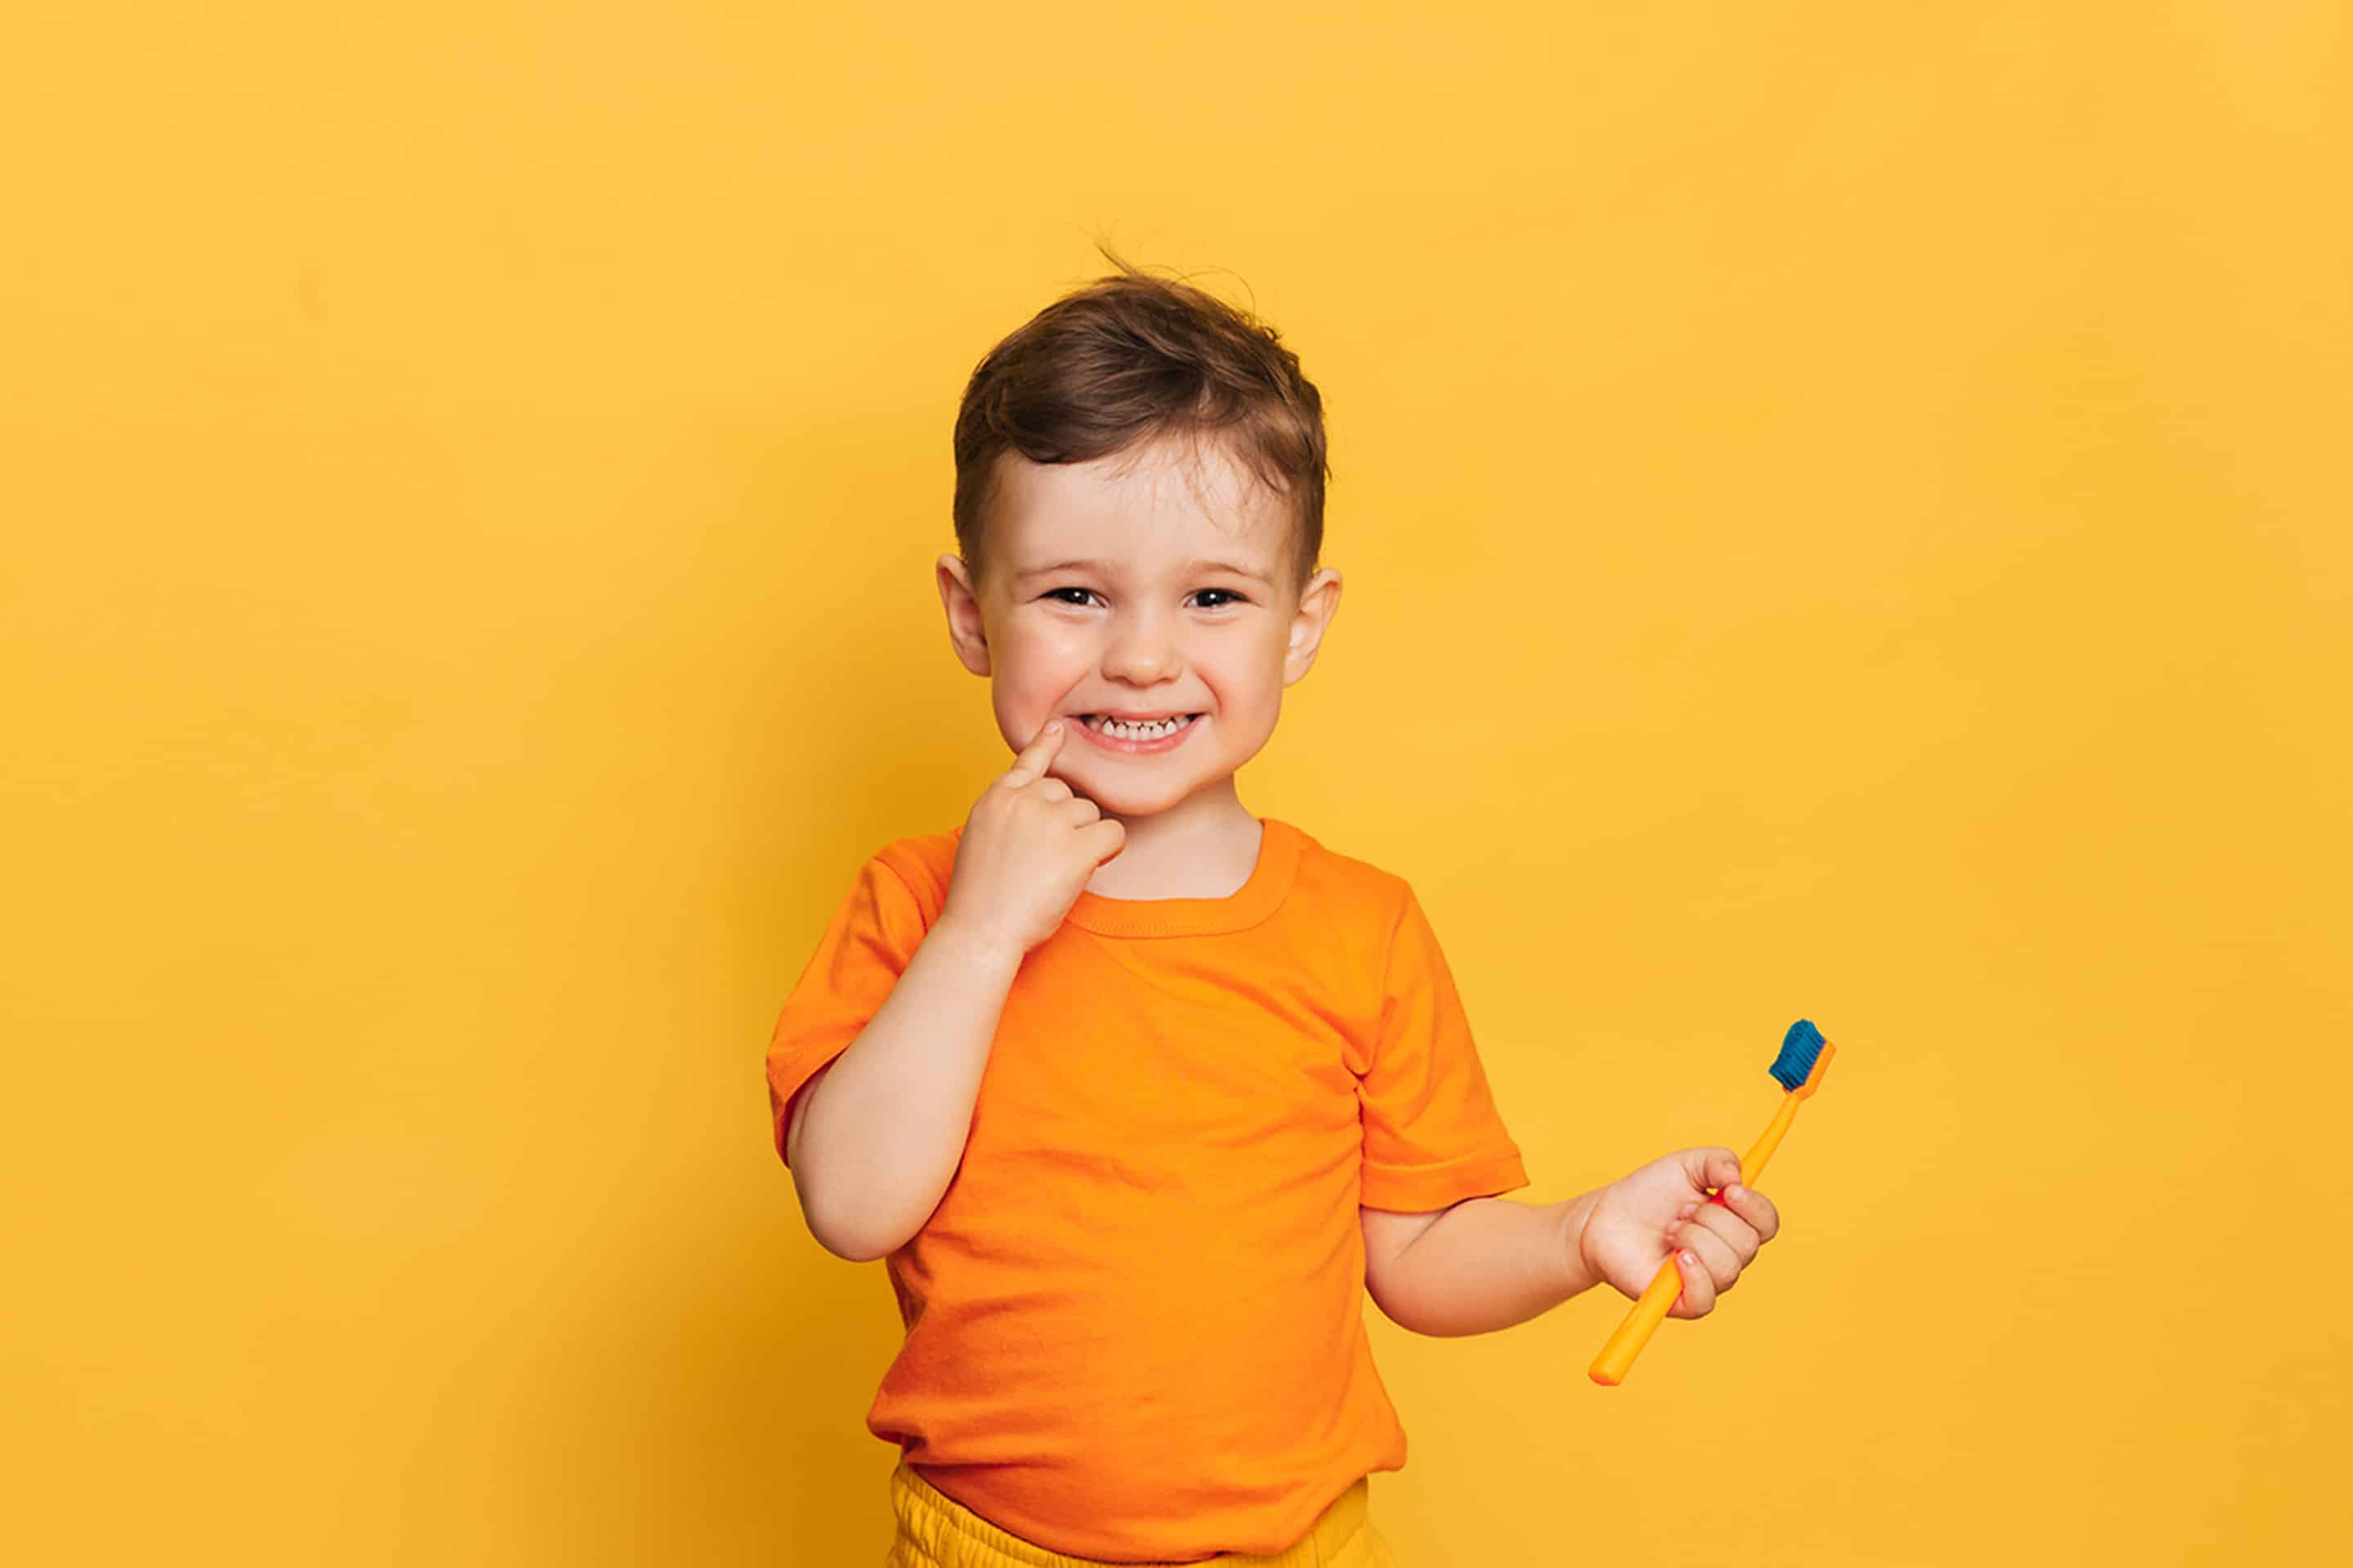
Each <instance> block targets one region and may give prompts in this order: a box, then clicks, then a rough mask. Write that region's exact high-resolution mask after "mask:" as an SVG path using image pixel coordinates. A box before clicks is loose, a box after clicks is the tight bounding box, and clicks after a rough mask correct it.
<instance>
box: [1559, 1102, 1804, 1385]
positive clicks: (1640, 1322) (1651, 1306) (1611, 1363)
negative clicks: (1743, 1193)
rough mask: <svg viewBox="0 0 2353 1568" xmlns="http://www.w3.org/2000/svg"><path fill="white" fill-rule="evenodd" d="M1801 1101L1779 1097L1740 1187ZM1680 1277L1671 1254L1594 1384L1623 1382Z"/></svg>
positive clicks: (1607, 1352)
mask: <svg viewBox="0 0 2353 1568" xmlns="http://www.w3.org/2000/svg"><path fill="white" fill-rule="evenodd" d="M1801 1098H1803V1096H1800V1095H1794V1094H1792V1095H1784V1096H1782V1097H1781V1108H1780V1109H1779V1110H1778V1111H1776V1112H1775V1113H1774V1115H1773V1125H1772V1126H1770V1127H1768V1128H1766V1129H1765V1136H1764V1137H1762V1138H1760V1139H1757V1146H1756V1147H1755V1148H1753V1149H1751V1150H1749V1151H1748V1154H1747V1157H1746V1159H1744V1160H1741V1162H1740V1184H1741V1185H1742V1186H1744V1187H1753V1186H1755V1185H1756V1184H1757V1177H1758V1176H1760V1175H1762V1174H1763V1173H1764V1171H1765V1162H1766V1161H1767V1160H1770V1159H1771V1158H1772V1157H1773V1150H1775V1149H1776V1148H1778V1146H1779V1144H1780V1142H1781V1136H1782V1134H1784V1133H1786V1132H1788V1130H1789V1123H1790V1122H1791V1121H1793V1120H1795V1119H1796V1118H1797V1115H1798V1101H1799V1099H1801ZM1708 1202H1711V1203H1724V1206H1725V1208H1727V1209H1728V1208H1730V1207H1731V1206H1732V1205H1731V1204H1729V1203H1725V1200H1724V1194H1723V1193H1721V1192H1711V1193H1709V1194H1708ZM1682 1293H1683V1275H1682V1274H1681V1273H1680V1272H1679V1271H1678V1270H1677V1268H1676V1267H1675V1259H1674V1255H1673V1254H1672V1253H1670V1254H1669V1255H1667V1261H1666V1262H1664V1263H1662V1264H1661V1265H1660V1266H1659V1272H1658V1273H1656V1274H1654V1275H1652V1276H1651V1284H1650V1287H1649V1288H1648V1289H1646V1290H1644V1291H1643V1292H1642V1294H1641V1297H1640V1298H1638V1299H1637V1300H1636V1301H1635V1303H1634V1305H1633V1306H1632V1307H1631V1308H1629V1309H1628V1311H1627V1313H1626V1317H1625V1319H1624V1320H1623V1321H1622V1322H1620V1324H1619V1325H1618V1331H1617V1332H1616V1333H1614V1334H1612V1335H1610V1336H1609V1343H1608V1344H1606V1345H1604V1346H1602V1347H1601V1353H1600V1354H1599V1355H1598V1356H1596V1357H1594V1358H1593V1365H1592V1366H1591V1367H1589V1368H1588V1369H1587V1372H1588V1374H1589V1375H1590V1376H1591V1377H1592V1379H1593V1381H1594V1382H1596V1383H1600V1384H1602V1385H1603V1386H1604V1387H1607V1388H1615V1387H1616V1386H1617V1385H1618V1384H1620V1383H1623V1382H1625V1381H1626V1369H1627V1368H1629V1367H1630V1366H1632V1365H1633V1364H1634V1358H1635V1357H1636V1356H1639V1355H1641V1353H1642V1347H1643V1346H1644V1345H1646V1344H1649V1343H1650V1342H1651V1335H1652V1334H1653V1333H1656V1332H1657V1331H1658V1327H1659V1325H1660V1324H1661V1323H1662V1322H1664V1321H1665V1320H1666V1317H1667V1314H1668V1313H1669V1312H1671V1311H1672V1310H1673V1309H1674V1305H1675V1298H1676V1297H1677V1296H1679V1295H1681V1294H1682Z"/></svg>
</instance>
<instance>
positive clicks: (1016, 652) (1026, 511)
mask: <svg viewBox="0 0 2353 1568" xmlns="http://www.w3.org/2000/svg"><path fill="white" fill-rule="evenodd" d="M998 463H999V467H998V470H997V495H996V499H995V501H994V503H993V505H992V507H991V510H990V514H989V518H988V524H987V528H988V534H987V577H986V579H985V580H984V581H983V582H981V583H980V584H979V585H978V587H977V591H976V589H975V585H974V584H973V583H972V581H971V579H970V577H969V575H968V572H967V569H966V567H965V563H964V561H963V560H962V559H961V558H960V557H958V556H941V557H940V560H939V566H938V577H939V587H940V596H941V599H942V601H943V602H944V604H945V606H946V608H947V612H948V633H949V637H950V639H951V641H953V642H954V644H955V650H956V656H957V657H958V658H959V659H961V660H962V661H963V662H964V665H965V668H966V669H968V670H970V671H972V672H973V673H975V674H980V675H987V676H988V677H989V678H990V689H989V694H990V700H991V703H992V705H993V706H994V707H995V709H996V712H997V729H998V731H999V732H1000V733H1002V734H1003V736H1005V739H1006V743H1007V744H1008V746H1010V747H1013V748H1014V749H1015V750H1016V751H1018V750H1020V749H1021V748H1022V747H1025V746H1027V745H1029V742H1030V741H1031V740H1032V739H1034V738H1035V737H1036V736H1037V734H1038V732H1039V730H1040V729H1042V728H1043V727H1044V726H1045V724H1046V721H1047V720H1048V719H1050V718H1060V719H1061V720H1062V721H1063V723H1064V724H1065V725H1067V726H1070V733H1069V734H1068V736H1066V737H1065V739H1064V740H1063V743H1062V746H1061V748H1060V752H1059V753H1058V755H1057V756H1056V757H1055V758H1054V762H1053V765H1052V766H1051V768H1050V769H1049V771H1050V773H1051V774H1052V775H1053V776H1054V777H1056V778H1059V779H1062V780H1063V781H1064V782H1065V783H1067V784H1069V785H1070V786H1071V789H1072V791H1073V792H1074V793H1077V794H1081V795H1084V796H1085V797H1086V798H1088V799H1089V800H1092V801H1094V803H1095V804H1096V806H1097V807H1099V808H1100V809H1101V810H1103V811H1104V812H1105V813H1107V814H1111V815H1116V816H1121V817H1140V816H1149V815H1151V814H1153V813H1155V812H1158V811H1163V810H1167V809H1168V808H1169V807H1171V806H1174V805H1176V803H1178V802H1179V801H1181V800H1185V799H1186V798H1187V796H1189V795H1191V794H1193V793H1194V792H1195V791H1197V790H1198V789H1202V788H1203V787H1205V786H1208V785H1213V784H1218V783H1221V782H1223V781H1224V780H1225V779H1228V778H1229V777H1231V776H1232V774H1233V773H1234V771H1235V770H1236V769H1237V768H1240V767H1241V765H1242V764H1243V763H1245V762H1247V761H1249V760H1250V758H1251V757H1253V756H1255V755H1256V754H1257V752H1258V750H1259V748H1260V747H1263V746H1264V745H1265V744H1266V742H1267V738H1268V736H1271V735H1272V734H1273V733H1274V723H1275V718H1276V715H1278V714H1279V713H1280V712H1281V711H1282V689H1283V688H1284V687H1285V686H1288V685H1290V684H1291V683H1293V682H1294V681H1297V680H1298V679H1299V678H1300V677H1301V676H1303V675H1304V674H1306V673H1307V670H1308V666H1309V665H1311V664H1313V663H1314V660H1315V651H1316V648H1317V645H1318V644H1319V643H1320V642H1321V641H1322V640H1323V635H1324V627H1325V626H1326V625H1327V624H1328V623H1329V622H1330V620H1331V618H1332V613H1333V611H1334V610H1335V609H1336V608H1337V607H1338V604H1339V598H1340V574H1339V573H1338V572H1336V571H1333V570H1330V569H1329V568H1326V569H1324V570H1323V571H1320V572H1318V573H1316V574H1315V576H1314V577H1313V578H1312V579H1310V581H1309V582H1308V585H1307V587H1306V589H1305V591H1304V592H1303V593H1302V594H1301V595H1300V596H1299V597H1298V598H1297V599H1293V596H1292V591H1291V582H1292V578H1291V570H1292V567H1291V562H1290V558H1289V551H1290V549H1291V546H1292V540H1291V528H1292V522H1291V517H1290V513H1289V510H1288V506H1287V503H1286V502H1285V501H1284V499H1283V498H1282V496H1279V495H1277V494H1274V493H1271V492H1270V491H1269V490H1267V489H1266V488H1265V487H1264V486H1262V485H1261V484H1259V483H1258V482H1256V481H1255V480H1254V479H1253V478H1252V477H1251V476H1250V473H1249V471H1248V470H1247V469H1244V468H1241V467H1240V466H1239V465H1237V464H1235V463H1234V462H1233V461H1231V460H1230V459H1229V458H1228V457H1227V456H1226V454H1225V453H1224V451H1223V450H1222V449H1221V448H1220V447H1219V445H1217V444H1216V443H1215V442H1213V441H1211V440H1203V441H1202V442H1201V443H1200V450H1199V456H1198V461H1196V460H1195V458H1194V457H1193V449H1192V447H1191V445H1190V444H1189V443H1187V442H1173V443H1163V444H1160V445H1157V446H1154V447H1150V448H1145V449H1131V450H1129V451H1125V452H1118V453H1113V455H1112V456H1110V457H1107V458H1102V459H1099V460H1097V461H1093V462H1087V463H1034V462H1031V461H1028V460H1027V459H1025V458H1023V457H1021V456H1020V455H1019V454H1018V453H1011V452H1008V453H1007V454H1006V455H1005V456H1004V457H1002V458H1000V459H999V460H998ZM1070 562H1082V563H1092V564H1090V565H1066V564H1063V563H1070ZM1204 563H1223V564H1222V565H1208V564H1204ZM1104 714H1114V715H1134V714H1151V715H1164V714H1173V715H1180V716H1181V715H1198V716H1196V717H1194V718H1192V719H1191V720H1190V722H1189V723H1187V726H1186V727H1185V729H1184V731H1183V733H1182V734H1180V735H1179V736H1176V740H1175V741H1174V743H1173V744H1169V745H1166V746H1164V747H1156V748H1155V749H1149V750H1138V749H1134V747H1133V746H1132V745H1129V746H1125V747H1123V746H1122V745H1121V744H1120V743H1118V742H1116V741H1113V740H1112V739H1110V737H1108V736H1103V735H1101V734H1100V733H1098V732H1097V731H1095V730H1094V729H1093V727H1092V722H1093V721H1096V720H1099V719H1100V716H1101V715H1104ZM1082 715H1087V717H1088V719H1089V721H1090V722H1086V723H1082Z"/></svg>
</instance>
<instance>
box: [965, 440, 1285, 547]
mask: <svg viewBox="0 0 2353 1568" xmlns="http://www.w3.org/2000/svg"><path fill="white" fill-rule="evenodd" d="M997 502H998V504H997V507H995V508H994V510H995V511H996V512H997V524H998V526H999V528H1000V530H1001V531H1000V532H999V533H998V535H997V539H998V544H999V547H1000V549H1001V550H1002V551H1003V555H1004V558H1005V559H1006V560H1007V562H1008V564H1009V565H1010V566H1011V567H1012V568H1013V570H1014V571H1016V572H1030V571H1036V570H1039V569H1041V568H1044V567H1050V566H1053V565H1055V564H1056V563H1058V562H1062V561H1077V560H1092V561H1097V562H1102V563H1104V564H1105V565H1124V566H1127V567H1131V568H1133V569H1136V570H1151V569H1153V568H1155V567H1164V566H1183V565H1187V564H1190V563H1192V562H1195V561H1198V560H1201V559H1217V560H1222V561H1229V562H1231V563H1233V564H1235V565H1237V566H1242V567H1249V568H1250V569H1251V570H1253V571H1256V572H1260V573H1264V574H1266V575H1268V576H1270V577H1271V576H1272V574H1273V572H1274V570H1275V567H1276V564H1277V561H1278V558H1279V557H1280V556H1281V554H1282V545H1283V543H1284V526H1285V524H1286V522H1287V517H1286V515H1285V513H1284V510H1283V502H1282V497H1281V496H1280V495H1277V494H1275V493H1272V492H1271V491H1270V490H1268V489H1267V487H1266V486H1264V485H1262V484H1261V483H1259V482H1258V481H1257V480H1256V478H1255V477H1254V476H1252V475H1251V474H1250V472H1249V471H1247V470H1246V469H1243V468H1241V467H1240V466H1239V465H1237V464H1235V463H1234V462H1232V461H1230V460H1229V459H1227V458H1226V457H1225V456H1224V455H1223V454H1222V453H1218V452H1214V451H1209V450H1204V451H1203V452H1202V453H1201V455H1200V456H1199V458H1198V460H1197V459H1194V458H1193V457H1192V456H1191V455H1190V453H1189V452H1188V451H1187V450H1186V449H1183V448H1179V449H1177V450H1176V451H1174V452H1167V451H1163V450H1154V451H1151V452H1147V453H1145V454H1141V455H1138V454H1134V453H1125V454H1113V456H1111V457H1108V458H1099V459H1096V460H1095V461H1092V462H1082V463H1036V462H1031V461H1028V460H1027V459H1025V458H1021V457H1019V456H1018V454H1008V455H1007V458H1006V460H1005V469H1004V471H1003V473H1002V474H1001V475H1000V484H999V486H998V490H997Z"/></svg>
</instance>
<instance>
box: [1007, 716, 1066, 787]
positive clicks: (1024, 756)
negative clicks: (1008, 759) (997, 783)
mask: <svg viewBox="0 0 2353 1568" xmlns="http://www.w3.org/2000/svg"><path fill="white" fill-rule="evenodd" d="M1061 744H1062V721H1061V720H1060V719H1048V720H1047V721H1046V723H1045V725H1044V726H1042V727H1040V728H1039V731H1038V733H1037V734H1036V735H1033V736H1030V737H1029V745H1027V746H1025V747H1022V748H1021V755H1019V756H1018V757H1016V758H1014V759H1013V768H1012V769H1011V771H1013V772H1017V773H1021V774H1022V775H1023V780H1024V781H1026V780H1027V779H1029V778H1031V777H1041V778H1042V777H1043V776H1044V774H1045V772H1046V764H1047V762H1048V761H1049V760H1050V759H1051V758H1052V757H1053V755H1054V753H1055V752H1056V751H1057V750H1058V749H1059V748H1060V747H1061Z"/></svg>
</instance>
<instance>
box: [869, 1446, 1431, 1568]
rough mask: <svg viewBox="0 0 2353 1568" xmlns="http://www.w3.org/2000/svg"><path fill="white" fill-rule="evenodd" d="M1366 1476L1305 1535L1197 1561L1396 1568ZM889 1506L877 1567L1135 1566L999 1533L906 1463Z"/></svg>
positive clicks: (1239, 1566) (1224, 1567)
mask: <svg viewBox="0 0 2353 1568" xmlns="http://www.w3.org/2000/svg"><path fill="white" fill-rule="evenodd" d="M1370 1479H1371V1478H1370V1477H1359V1478H1357V1480H1356V1485H1355V1486H1353V1487H1350V1488H1349V1489H1347V1490H1346V1491H1345V1492H1342V1493H1341V1494H1340V1495H1339V1496H1338V1497H1337V1498H1335V1499H1333V1502H1332V1506H1331V1507H1330V1508H1327V1509H1325V1510H1324V1511H1323V1513H1322V1514H1321V1515H1319V1516H1318V1517H1317V1519H1316V1520H1315V1522H1314V1524H1313V1525H1311V1526H1309V1527H1308V1531H1307V1533H1306V1534H1304V1535H1303V1536H1301V1537H1300V1538H1299V1539H1298V1540H1297V1541H1294V1542H1292V1543H1291V1544H1290V1545H1289V1546H1287V1547H1285V1548H1284V1549H1283V1550H1282V1551H1281V1552H1276V1553H1274V1555H1272V1556H1271V1557H1268V1556H1255V1555H1250V1554H1248V1553H1232V1552H1229V1553H1228V1554H1227V1555H1225V1556H1223V1557H1209V1558H1203V1559H1201V1561H1202V1562H1203V1563H1208V1564H1211V1565H1213V1568H1397V1559H1396V1558H1394V1557H1392V1556H1390V1555H1389V1546H1388V1542H1386V1541H1383V1540H1382V1539H1381V1532H1380V1531H1377V1530H1376V1529H1374V1528H1373V1521H1372V1520H1370V1519H1368V1518H1366V1511H1365V1509H1366V1499H1367V1497H1368V1496H1369V1492H1370V1488H1369V1487H1368V1485H1367V1482H1368V1481H1369V1480H1370ZM891 1507H892V1510H893V1511H894V1512H896V1513H897V1515H898V1516H899V1538H898V1539H897V1540H896V1541H894V1542H892V1543H891V1555H890V1556H888V1557H886V1558H885V1559H883V1568H1140V1565H1138V1564H1135V1563H1100V1562H1098V1561H1096V1560H1095V1559H1094V1558H1092V1557H1069V1556H1065V1555H1064V1554H1063V1553H1061V1552H1049V1551H1047V1550H1046V1549H1045V1548H1044V1547H1042V1546H1035V1545H1032V1544H1031V1543H1030V1542H1027V1541H1024V1540H1022V1539H1021V1538H1020V1537H1019V1536H1018V1535H1015V1534H1014V1533H1013V1532H1012V1531H1006V1530H999V1529H998V1528H997V1526H995V1525H993V1524H991V1523H989V1522H988V1520H985V1519H983V1518H981V1517H980V1515H978V1514H976V1513H975V1512H973V1511H972V1510H970V1509H968V1508H966V1507H965V1506H964V1505H963V1504H962V1503H960V1502H958V1501H956V1500H955V1499H954V1498H952V1497H950V1496H948V1495H947V1494H946V1493H945V1492H944V1491H942V1490H940V1489H939V1488H937V1487H935V1486H934V1485H932V1484H931V1482H929V1481H927V1480H925V1479H923V1477H922V1476H920V1475H917V1474H916V1473H915V1472H914V1471H913V1469H911V1468H909V1467H908V1466H907V1464H906V1463H905V1462H904V1461H903V1460H902V1461H901V1463H900V1465H899V1467H898V1468H897V1469H896V1470H894V1471H892V1475H891Z"/></svg>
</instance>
